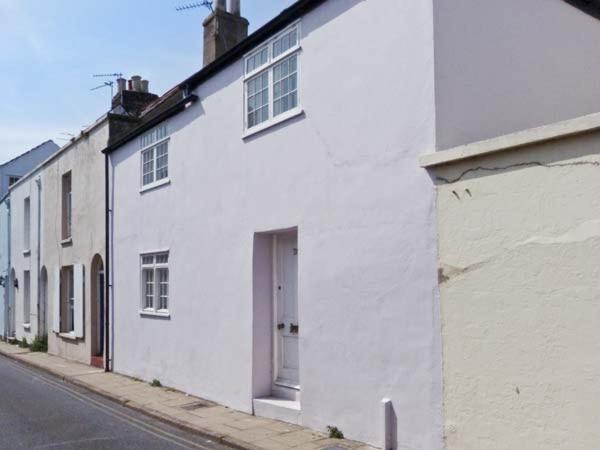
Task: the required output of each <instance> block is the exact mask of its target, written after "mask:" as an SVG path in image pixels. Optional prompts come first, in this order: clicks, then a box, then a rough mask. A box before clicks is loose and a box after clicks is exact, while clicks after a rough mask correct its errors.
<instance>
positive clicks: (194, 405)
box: [180, 401, 213, 411]
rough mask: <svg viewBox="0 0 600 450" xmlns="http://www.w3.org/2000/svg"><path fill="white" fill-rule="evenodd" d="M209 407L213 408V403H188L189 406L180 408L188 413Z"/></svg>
mask: <svg viewBox="0 0 600 450" xmlns="http://www.w3.org/2000/svg"><path fill="white" fill-rule="evenodd" d="M209 406H213V405H212V403H210V402H203V401H199V402H194V403H188V404H187V405H183V406H180V408H181V409H185V410H186V411H194V410H196V409H200V408H208V407H209Z"/></svg>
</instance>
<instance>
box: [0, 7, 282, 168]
mask: <svg viewBox="0 0 600 450" xmlns="http://www.w3.org/2000/svg"><path fill="white" fill-rule="evenodd" d="M186 3H192V0H0V86H1V89H2V91H3V93H4V95H3V98H2V101H1V102H0V163H2V162H4V161H6V160H8V159H10V158H11V157H13V156H16V155H18V154H20V153H22V152H24V151H26V150H29V149H30V148H32V147H34V146H36V145H37V144H39V143H40V142H42V141H45V140H47V139H54V140H55V142H56V143H57V144H58V145H63V144H64V143H65V141H64V140H60V139H59V138H61V137H62V138H65V137H66V136H65V135H63V134H61V133H73V134H75V133H77V132H79V131H80V130H81V129H82V127H83V126H84V125H88V124H90V123H92V122H93V121H94V120H95V119H96V118H97V117H99V116H100V115H101V114H103V113H104V112H106V111H107V110H108V105H109V101H110V89H108V88H107V89H100V90H97V91H90V88H92V87H95V86H97V85H99V84H101V80H99V79H97V78H92V76H91V75H92V74H95V73H112V72H122V73H123V74H124V75H125V76H126V77H130V76H131V75H136V74H139V75H141V76H143V77H144V78H147V79H148V80H150V90H151V91H152V92H154V93H157V94H162V93H163V92H165V91H166V90H167V89H169V88H170V87H172V86H173V85H175V84H177V83H178V82H179V81H182V80H183V79H185V78H186V77H187V76H188V75H190V74H192V73H193V72H195V71H197V70H198V69H200V68H201V66H202V20H203V19H204V17H205V16H206V15H207V14H208V11H207V10H206V9H204V8H202V9H200V8H199V9H193V10H189V11H186V12H177V11H175V7H176V6H179V5H181V4H186ZM292 3H293V0H242V14H243V15H244V16H245V17H246V18H247V19H248V20H249V21H250V32H252V31H254V30H255V29H256V28H258V27H259V26H261V25H263V24H264V23H266V22H267V21H268V20H270V19H271V18H272V17H274V16H276V15H277V14H278V13H279V12H281V11H282V10H283V9H284V8H286V7H287V6H289V5H290V4H292Z"/></svg>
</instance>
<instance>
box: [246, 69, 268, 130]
mask: <svg viewBox="0 0 600 450" xmlns="http://www.w3.org/2000/svg"><path fill="white" fill-rule="evenodd" d="M268 85H269V73H268V72H263V73H262V74H260V75H258V76H257V77H255V78H253V79H252V80H250V81H248V88H247V92H248V99H247V115H248V119H247V121H248V128H251V127H253V126H255V125H258V124H259V123H262V122H264V121H265V120H268V118H269V106H268V105H269V86H268Z"/></svg>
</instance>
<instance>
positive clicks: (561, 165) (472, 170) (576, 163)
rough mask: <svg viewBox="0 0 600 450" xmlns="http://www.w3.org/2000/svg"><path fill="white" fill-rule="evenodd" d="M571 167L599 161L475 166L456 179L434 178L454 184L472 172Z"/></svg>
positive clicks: (593, 164) (594, 163) (533, 162)
mask: <svg viewBox="0 0 600 450" xmlns="http://www.w3.org/2000/svg"><path fill="white" fill-rule="evenodd" d="M572 166H600V161H574V162H570V163H555V164H545V163H542V162H540V161H530V162H522V163H515V164H509V165H507V166H499V167H485V166H477V167H471V168H469V169H467V170H465V171H463V172H461V174H460V175H459V176H457V177H456V178H445V177H440V176H436V177H435V178H436V180H438V181H442V182H443V183H445V184H452V183H456V182H457V181H461V180H462V179H463V178H464V177H465V176H467V175H468V174H470V173H473V172H480V171H481V172H501V171H503V170H508V169H515V168H519V167H546V168H549V169H551V168H554V167H572Z"/></svg>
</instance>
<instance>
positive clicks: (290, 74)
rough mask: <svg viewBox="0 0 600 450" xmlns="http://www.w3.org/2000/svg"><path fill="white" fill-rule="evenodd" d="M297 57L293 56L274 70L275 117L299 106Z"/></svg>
mask: <svg viewBox="0 0 600 450" xmlns="http://www.w3.org/2000/svg"><path fill="white" fill-rule="evenodd" d="M297 58H298V57H297V56H296V55H294V56H291V57H289V58H287V59H286V60H285V61H282V62H281V63H280V64H278V65H277V66H275V67H274V68H273V81H274V84H273V116H277V115H279V114H282V113H284V112H286V111H289V110H290V109H292V108H295V107H296V106H298V91H297V89H298V74H297V72H296V70H297V67H298V61H297Z"/></svg>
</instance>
